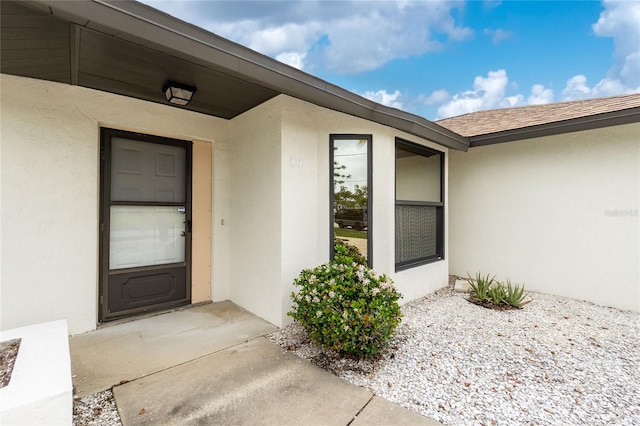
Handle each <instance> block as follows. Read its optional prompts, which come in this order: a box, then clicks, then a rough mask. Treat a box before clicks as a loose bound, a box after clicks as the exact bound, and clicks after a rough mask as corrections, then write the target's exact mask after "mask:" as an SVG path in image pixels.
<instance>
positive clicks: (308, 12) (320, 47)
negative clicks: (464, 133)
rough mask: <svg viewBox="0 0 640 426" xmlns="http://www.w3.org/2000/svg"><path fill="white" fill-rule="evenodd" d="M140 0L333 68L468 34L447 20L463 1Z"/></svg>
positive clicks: (343, 69)
mask: <svg viewBox="0 0 640 426" xmlns="http://www.w3.org/2000/svg"><path fill="white" fill-rule="evenodd" d="M143 1H144V2H146V3H150V4H151V5H152V6H153V7H156V8H160V9H163V10H166V11H168V12H169V13H171V14H173V15H174V16H177V17H179V18H181V19H184V20H186V21H188V22H193V23H194V24H196V25H198V26H201V27H203V28H205V29H207V30H209V31H212V32H214V33H216V34H219V35H221V36H222V37H225V38H228V39H230V40H233V41H235V42H237V43H240V44H242V45H244V46H248V47H250V48H251V49H254V50H257V51H258V52H261V53H263V54H266V55H270V56H272V57H275V58H280V57H282V58H284V59H285V60H289V61H290V62H288V63H293V64H299V65H300V66H302V67H304V68H305V69H317V68H321V67H323V68H326V69H328V70H330V71H333V72H337V73H358V72H362V71H370V70H374V69H377V68H380V67H382V66H384V65H385V64H386V63H388V62H390V61H393V60H394V59H398V58H407V57H411V56H420V55H423V54H425V53H427V52H433V51H438V50H441V49H442V48H443V43H446V42H448V41H454V42H455V41H461V40H466V39H468V38H470V37H472V36H473V31H472V30H471V29H470V28H467V27H464V26H462V25H459V24H458V22H456V19H454V13H453V11H454V9H456V8H459V7H463V6H462V5H463V3H462V2H459V1H454V0H438V1H408V0H401V1H396V2H391V1H374V2H367V3H366V4H364V3H363V2H361V1H357V0H355V1H340V2H333V1H295V2H294V1H287V2H283V1H273V2H272V1H258V2H252V3H251V5H250V6H248V5H247V3H244V2H218V1H193V2H176V1H154V0H143ZM186 3H188V7H187V6H186V5H185V4H186ZM281 55H282V56H281ZM301 58H302V59H303V60H300V59H301ZM292 59H295V60H294V61H292V62H291V60H292Z"/></svg>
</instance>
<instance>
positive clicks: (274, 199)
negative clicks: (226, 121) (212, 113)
mask: <svg viewBox="0 0 640 426" xmlns="http://www.w3.org/2000/svg"><path fill="white" fill-rule="evenodd" d="M230 130H231V142H230V144H229V147H228V149H229V170H230V175H229V176H230V191H229V192H230V194H231V198H230V200H229V205H230V209H229V217H228V218H227V223H228V225H225V226H229V227H230V236H231V239H230V256H229V260H230V272H229V277H230V281H229V283H228V284H227V285H228V286H229V290H228V292H229V294H230V296H231V297H230V299H231V300H232V301H234V302H235V303H237V304H239V305H240V306H242V307H244V308H245V309H248V310H249V311H251V312H253V313H254V314H256V315H258V316H260V317H262V318H264V319H266V320H267V321H269V322H271V323H273V324H275V325H280V324H281V322H282V315H281V312H282V304H281V298H280V294H281V287H280V283H281V255H280V247H281V241H282V239H281V179H282V177H281V173H282V172H281V143H280V140H281V111H280V102H279V101H278V100H277V99H276V100H272V101H269V102H266V103H264V104H262V105H260V106H258V107H256V108H254V109H252V110H250V111H248V112H246V113H244V114H242V115H240V116H238V117H236V118H234V119H233V120H231V125H230ZM214 287H215V283H214Z"/></svg>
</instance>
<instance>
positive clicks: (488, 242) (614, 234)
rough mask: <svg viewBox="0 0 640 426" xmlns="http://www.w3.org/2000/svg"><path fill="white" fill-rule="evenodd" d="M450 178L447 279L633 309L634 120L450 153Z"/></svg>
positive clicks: (639, 143) (638, 189)
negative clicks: (517, 286)
mask: <svg viewBox="0 0 640 426" xmlns="http://www.w3.org/2000/svg"><path fill="white" fill-rule="evenodd" d="M450 175H451V180H450V195H451V200H450V210H449V211H450V214H449V220H450V227H449V228H450V231H451V232H450V246H451V250H450V254H451V257H450V270H451V273H452V274H456V275H462V276H465V275H466V274H467V273H470V274H472V275H473V274H475V272H477V271H482V272H483V273H490V274H497V275H498V277H499V278H504V277H510V278H511V279H512V280H515V281H516V282H520V283H524V284H525V285H526V288H527V289H530V290H535V291H539V292H544V293H551V294H558V295H562V296H567V297H572V298H576V299H584V300H589V301H591V302H594V303H597V304H601V305H605V306H614V307H618V308H623V309H632V310H636V311H637V310H640V248H639V246H640V217H639V216H638V210H639V208H640V124H628V125H624V126H616V127H609V128H603V129H597V130H590V131H582V132H575V133H569V134H564V135H557V136H550V137H544V138H537V139H532V140H524V141H518V142H511V143H505V144H497V145H490V146H485V147H478V148H472V149H470V150H469V152H467V153H463V152H452V153H451V158H450ZM616 211H618V213H617V215H616V213H615V212H616Z"/></svg>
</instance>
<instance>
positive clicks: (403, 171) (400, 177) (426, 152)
mask: <svg viewBox="0 0 640 426" xmlns="http://www.w3.org/2000/svg"><path fill="white" fill-rule="evenodd" d="M443 181H444V153H442V152H440V151H436V150H433V149H430V148H427V147H424V146H422V145H417V144H414V143H411V142H407V141H404V140H402V139H396V247H395V255H396V258H395V262H396V270H402V269H407V268H411V267H413V266H417V265H422V264H425V263H429V262H433V261H437V260H440V259H443V258H444V190H443V188H444V187H443V183H444V182H443Z"/></svg>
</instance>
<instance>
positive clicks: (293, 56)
mask: <svg viewBox="0 0 640 426" xmlns="http://www.w3.org/2000/svg"><path fill="white" fill-rule="evenodd" d="M306 56H307V55H306V53H298V52H283V53H280V54H279V55H278V56H276V59H277V60H278V61H280V62H282V63H285V64H287V65H291V66H292V67H295V68H298V69H299V70H301V69H303V68H304V58H305V57H306Z"/></svg>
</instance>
